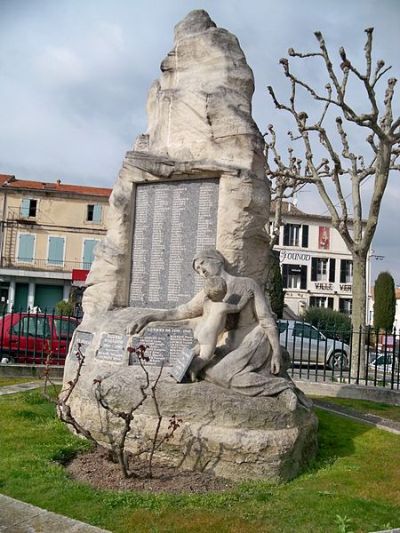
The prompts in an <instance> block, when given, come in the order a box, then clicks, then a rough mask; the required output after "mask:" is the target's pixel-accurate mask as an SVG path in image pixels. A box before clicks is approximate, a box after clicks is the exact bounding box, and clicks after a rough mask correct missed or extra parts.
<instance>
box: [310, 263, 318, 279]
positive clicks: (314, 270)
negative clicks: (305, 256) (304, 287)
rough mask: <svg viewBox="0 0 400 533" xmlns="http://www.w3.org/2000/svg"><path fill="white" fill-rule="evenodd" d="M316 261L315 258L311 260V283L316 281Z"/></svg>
mask: <svg viewBox="0 0 400 533" xmlns="http://www.w3.org/2000/svg"><path fill="white" fill-rule="evenodd" d="M317 261H318V259H317V258H316V257H312V258H311V281H317Z"/></svg>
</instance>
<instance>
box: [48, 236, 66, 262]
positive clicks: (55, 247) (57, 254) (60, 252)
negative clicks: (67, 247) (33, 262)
mask: <svg viewBox="0 0 400 533" xmlns="http://www.w3.org/2000/svg"><path fill="white" fill-rule="evenodd" d="M47 262H48V263H50V264H52V265H62V264H63V262H64V239H63V238H62V237H49V252H48V257H47Z"/></svg>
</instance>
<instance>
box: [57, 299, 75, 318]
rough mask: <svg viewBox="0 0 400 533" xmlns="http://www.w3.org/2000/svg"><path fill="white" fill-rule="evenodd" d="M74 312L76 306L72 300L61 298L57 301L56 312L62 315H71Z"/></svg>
mask: <svg viewBox="0 0 400 533" xmlns="http://www.w3.org/2000/svg"><path fill="white" fill-rule="evenodd" d="M73 313H74V306H73V304H72V303H71V302H69V301H65V300H60V301H59V302H57V303H56V314H57V315H61V316H71V315H73Z"/></svg>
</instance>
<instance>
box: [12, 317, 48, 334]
mask: <svg viewBox="0 0 400 533" xmlns="http://www.w3.org/2000/svg"><path fill="white" fill-rule="evenodd" d="M12 332H13V335H19V336H21V337H41V338H42V339H48V338H49V337H50V328H49V323H48V320H47V318H44V317H39V316H38V317H37V316H36V315H31V316H24V317H23V318H22V319H21V320H20V321H19V322H17V323H16V324H14V326H13V331H12Z"/></svg>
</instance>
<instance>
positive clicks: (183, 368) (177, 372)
mask: <svg viewBox="0 0 400 533" xmlns="http://www.w3.org/2000/svg"><path fill="white" fill-rule="evenodd" d="M193 357H194V355H193V351H192V350H190V349H189V348H184V349H183V350H182V353H181V356H180V357H179V359H178V360H177V361H176V363H175V365H174V366H173V367H172V368H171V370H170V371H169V374H170V375H171V376H172V377H173V378H175V379H176V381H177V382H178V383H180V382H181V381H182V380H183V378H184V377H185V374H186V372H187V369H188V368H189V366H190V363H191V362H192V361H193Z"/></svg>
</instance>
